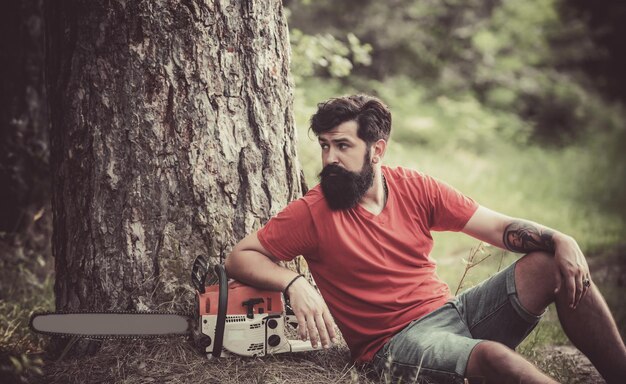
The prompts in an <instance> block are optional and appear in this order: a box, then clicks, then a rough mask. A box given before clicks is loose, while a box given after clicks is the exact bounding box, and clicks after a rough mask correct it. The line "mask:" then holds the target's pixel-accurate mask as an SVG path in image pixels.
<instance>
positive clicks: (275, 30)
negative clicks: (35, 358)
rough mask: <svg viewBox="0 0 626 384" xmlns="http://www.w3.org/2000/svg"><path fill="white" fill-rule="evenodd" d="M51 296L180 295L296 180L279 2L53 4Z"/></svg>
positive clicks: (76, 305) (77, 299) (75, 300)
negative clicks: (200, 262)
mask: <svg viewBox="0 0 626 384" xmlns="http://www.w3.org/2000/svg"><path fill="white" fill-rule="evenodd" d="M46 22H47V26H46V36H47V47H46V48H47V62H46V68H47V76H48V79H47V80H48V83H47V84H48V93H49V98H50V113H51V121H52V131H51V142H52V144H51V150H52V158H51V164H52V169H53V212H54V235H53V252H54V256H55V260H56V284H55V295H56V302H57V309H59V310H67V309H100V310H105V309H129V310H143V309H154V308H156V307H157V306H158V307H159V308H160V309H163V308H164V307H163V306H162V305H161V306H159V304H162V303H166V302H167V303H169V304H172V303H173V304H174V305H170V308H177V307H178V304H180V305H185V304H186V303H188V302H189V300H190V298H191V294H192V289H191V285H190V278H189V276H190V271H191V263H192V261H193V259H194V258H195V257H196V256H198V255H208V256H212V257H217V256H219V255H220V254H225V253H226V252H227V251H229V250H230V248H231V246H232V245H233V244H234V243H236V242H237V241H238V240H239V239H241V238H242V237H243V236H245V235H246V234H247V233H249V232H251V231H253V230H255V229H257V228H258V227H259V226H260V225H261V224H262V223H264V222H265V221H266V220H267V219H268V218H269V217H270V216H271V215H273V214H275V213H276V212H277V211H278V210H279V209H280V208H282V207H283V206H284V205H285V204H286V203H287V202H289V201H290V200H292V199H294V198H296V197H298V196H299V195H300V194H301V191H302V186H301V175H300V170H299V165H298V163H297V159H296V154H295V129H294V123H293V118H292V85H291V83H290V82H289V80H288V74H289V42H288V31H287V26H286V23H285V19H284V14H283V9H282V5H281V2H280V1H278V0H272V1H267V0H264V1H260V0H259V1H255V0H249V1H243V0H241V1H234V0H233V1H228V0H221V1H219V0H208V1H199V0H186V1H180V2H179V1H165V0H159V1H121V0H120V1H107V2H105V1H99V2H93V1H89V0H71V1H70V0H65V1H54V2H48V3H47V4H46Z"/></svg>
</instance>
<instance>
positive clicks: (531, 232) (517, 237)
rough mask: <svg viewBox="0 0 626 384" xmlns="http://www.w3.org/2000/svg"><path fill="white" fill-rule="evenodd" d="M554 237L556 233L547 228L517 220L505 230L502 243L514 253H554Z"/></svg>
mask: <svg viewBox="0 0 626 384" xmlns="http://www.w3.org/2000/svg"><path fill="white" fill-rule="evenodd" d="M553 236H554V231H552V230H550V229H548V228H546V227H542V226H540V225H537V224H535V223H531V222H528V221H522V220H516V221H513V222H512V223H511V224H509V225H507V227H506V228H505V229H504V234H503V237H502V242H503V243H504V246H505V247H506V248H507V249H508V250H509V251H512V252H519V253H528V252H532V251H549V252H554V241H553V239H552V237H553Z"/></svg>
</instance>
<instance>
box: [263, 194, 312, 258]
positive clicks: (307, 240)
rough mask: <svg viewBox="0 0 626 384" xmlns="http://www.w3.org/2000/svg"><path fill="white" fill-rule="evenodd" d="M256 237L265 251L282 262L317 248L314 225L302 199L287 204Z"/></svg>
mask: <svg viewBox="0 0 626 384" xmlns="http://www.w3.org/2000/svg"><path fill="white" fill-rule="evenodd" d="M257 237H258V239H259V242H260V243H261V245H263V247H264V248H265V249H267V250H268V251H269V252H270V253H271V254H272V255H273V256H274V257H275V258H277V259H279V260H283V261H289V260H292V259H293V258H294V257H296V256H298V255H304V254H308V253H311V252H312V251H314V250H315V249H316V248H317V235H316V231H315V225H314V223H313V218H312V217H311V212H310V210H309V207H308V206H307V203H306V202H305V201H304V199H298V200H294V201H292V202H291V203H289V205H287V207H285V209H283V210H282V211H281V212H279V213H278V214H277V215H276V216H274V217H272V218H271V219H270V221H268V222H267V224H265V226H264V227H263V228H261V229H260V230H259V231H258V232H257Z"/></svg>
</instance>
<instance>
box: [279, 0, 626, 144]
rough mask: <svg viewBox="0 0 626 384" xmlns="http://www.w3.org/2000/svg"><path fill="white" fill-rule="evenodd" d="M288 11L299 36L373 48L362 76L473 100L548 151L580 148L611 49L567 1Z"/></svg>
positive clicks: (344, 5)
mask: <svg viewBox="0 0 626 384" xmlns="http://www.w3.org/2000/svg"><path fill="white" fill-rule="evenodd" d="M286 3H287V4H288V6H289V8H290V10H291V19H290V23H291V27H292V28H297V29H299V30H301V31H302V32H303V33H305V34H309V35H315V34H330V35H332V36H334V37H335V38H340V37H341V36H343V35H345V34H346V33H348V32H349V33H352V34H354V35H355V36H356V37H357V38H358V39H359V40H360V41H361V42H362V43H363V44H369V45H371V46H372V53H371V56H372V62H371V65H370V66H367V67H365V66H359V67H356V68H355V69H354V73H356V74H358V75H362V76H366V77H369V78H375V79H378V80H384V79H385V78H387V77H389V76H398V75H408V76H410V77H411V78H413V79H415V81H416V83H417V84H420V86H423V87H425V88H426V89H427V90H428V91H429V93H430V97H432V98H434V97H438V96H440V95H442V94H443V95H447V96H453V97H458V96H463V95H466V94H471V95H473V96H474V97H476V98H478V100H479V101H480V102H481V103H482V104H484V105H485V106H487V107H488V108H492V109H495V110H498V111H506V112H513V113H516V114H518V115H520V116H521V117H522V118H524V119H526V120H528V121H530V122H531V123H532V126H533V127H534V132H535V138H537V139H540V140H541V141H543V142H545V143H552V144H557V145H562V144H564V143H570V142H572V141H573V140H575V139H576V138H577V137H579V136H580V133H581V132H582V131H584V130H586V129H588V128H589V123H590V121H592V120H593V119H594V118H593V115H594V114H596V110H595V109H594V108H591V107H588V106H587V104H589V102H588V100H589V99H597V98H598V95H597V94H596V90H597V87H595V83H594V82H592V81H590V80H589V79H588V77H587V76H586V74H585V73H584V67H585V63H586V62H588V60H589V57H598V56H599V55H600V54H601V50H600V49H599V48H598V46H597V44H596V43H595V41H594V40H593V39H592V34H591V33H590V29H589V26H588V25H587V23H586V22H585V19H584V18H582V17H580V16H578V15H576V14H574V13H572V12H567V9H569V8H568V7H567V6H565V5H564V4H565V3H566V2H564V1H563V0H528V1H523V2H520V1H514V0H490V1H481V0H470V1H462V0H445V1H441V0H393V1H387V2H380V1H373V0H365V1H357V0H346V1H342V2H339V3H338V2H333V1H330V0H319V1H307V0H292V1H288V2H286ZM615 7H617V6H615ZM294 54H296V55H297V52H295V53H294ZM598 103H601V101H594V102H593V103H591V104H594V105H595V104H598Z"/></svg>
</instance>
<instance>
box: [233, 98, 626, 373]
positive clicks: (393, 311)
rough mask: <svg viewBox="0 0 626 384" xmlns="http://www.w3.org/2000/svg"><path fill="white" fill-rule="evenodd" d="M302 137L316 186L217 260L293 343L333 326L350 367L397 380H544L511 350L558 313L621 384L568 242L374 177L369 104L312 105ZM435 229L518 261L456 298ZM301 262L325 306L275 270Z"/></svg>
mask: <svg viewBox="0 0 626 384" xmlns="http://www.w3.org/2000/svg"><path fill="white" fill-rule="evenodd" d="M311 129H312V130H313V132H314V133H315V134H316V135H317V137H318V139H319V144H320V146H321V150H322V163H323V170H322V172H321V174H320V179H321V182H320V184H319V185H317V186H315V187H313V188H312V189H311V190H310V191H309V192H308V193H307V194H306V195H305V196H304V197H302V198H300V199H298V200H296V201H293V202H292V203H290V204H289V205H288V206H287V207H286V208H284V210H283V211H281V212H280V213H279V214H278V215H276V216H275V217H273V218H272V219H271V220H270V221H269V222H268V223H267V224H266V225H265V226H264V227H263V228H261V229H260V230H259V231H258V232H256V233H252V234H250V235H248V236H247V237H246V238H244V239H243V240H241V242H239V244H237V245H236V246H235V247H234V248H233V250H232V252H231V254H230V255H229V256H228V258H227V259H226V269H227V271H228V273H229V275H230V276H231V277H234V278H235V279H237V280H240V281H242V282H245V283H247V284H250V285H254V286H258V287H261V288H266V289H274V290H282V291H283V292H284V293H285V294H286V295H287V296H288V297H289V298H290V304H291V306H292V308H293V310H294V312H295V314H296V317H297V319H298V322H299V327H298V329H299V333H300V336H301V337H303V338H306V337H308V338H309V339H310V341H311V344H312V345H313V346H314V347H317V346H318V344H319V343H321V346H323V347H325V348H328V347H329V346H330V345H331V343H334V342H336V338H337V332H336V330H335V327H336V325H337V326H338V328H339V330H340V331H341V333H342V335H343V337H344V339H345V340H346V343H347V344H348V347H349V349H350V352H351V355H352V358H353V359H354V360H355V361H357V362H363V363H370V364H371V365H372V366H373V367H374V368H375V369H376V370H377V371H378V372H380V373H381V374H382V375H384V376H387V377H393V378H402V379H403V380H411V381H413V380H414V379H415V377H414V376H415V375H416V374H417V373H418V371H419V376H420V378H422V377H424V378H428V379H430V380H431V381H436V382H442V383H449V382H450V383H456V382H459V383H462V382H463V380H464V378H469V379H470V380H474V379H478V380H480V381H479V382H485V381H486V382H489V383H508V382H511V383H520V382H523V383H553V382H554V380H552V379H551V378H549V377H548V376H546V375H545V374H544V373H542V372H541V371H540V370H538V369H537V368H536V367H534V366H533V365H532V364H531V363H529V362H528V361H527V360H525V359H524V358H523V357H522V356H520V355H519V354H517V353H516V352H515V351H514V349H515V347H516V346H517V345H518V344H519V343H520V342H521V341H522V340H523V339H524V338H525V337H526V336H527V335H528V334H529V333H530V331H531V330H532V329H533V328H534V327H535V326H536V324H537V322H538V321H539V320H540V318H541V316H542V314H543V313H544V311H545V309H546V307H547V306H548V305H549V304H550V303H552V302H554V303H555V304H556V307H557V310H558V314H559V319H560V322H561V324H562V326H563V329H564V331H565V333H566V334H567V335H568V337H569V338H570V339H571V340H572V342H573V343H574V345H576V347H578V348H579V349H580V350H581V351H582V352H583V353H584V354H585V355H586V356H587V357H588V358H589V359H590V360H591V362H592V363H593V364H594V365H595V366H596V368H597V369H598V370H599V371H600V373H601V374H602V375H603V377H604V378H605V379H606V380H607V382H609V383H617V382H620V383H621V382H622V381H621V380H623V378H624V377H626V347H625V346H624V343H623V341H622V339H621V337H620V335H619V332H618V330H617V327H616V325H615V321H614V320H613V318H612V316H611V313H610V312H609V309H608V307H607V306H606V304H605V302H604V300H603V298H602V296H601V295H600V293H599V292H598V289H597V288H596V286H595V285H594V284H593V283H592V282H591V277H590V275H589V268H588V266H587V262H586V261H585V257H584V255H583V253H582V252H581V250H580V248H579V246H578V244H577V243H576V241H575V240H574V239H573V238H572V237H570V236H567V235H564V234H563V233H560V232H558V231H555V230H552V229H549V228H546V227H544V226H542V225H539V224H536V223H533V222H529V221H525V220H521V219H516V218H511V217H508V216H505V215H503V214H500V213H497V212H494V211H492V210H489V209H487V208H485V207H483V206H480V205H479V204H478V203H476V202H475V201H474V200H472V199H471V198H469V197H467V196H464V195H463V194H461V193H460V192H459V191H457V190H455V189H454V188H452V187H451V186H449V185H447V184H445V183H443V182H440V181H437V180H435V179H434V178H432V177H429V176H427V175H425V174H423V173H420V172H417V171H413V170H409V169H405V168H390V167H386V166H383V165H382V159H383V157H384V155H385V150H386V148H387V142H388V139H389V134H390V131H391V113H390V111H389V109H388V108H387V107H386V106H385V105H384V104H383V103H382V102H381V101H380V100H378V99H376V98H374V97H370V96H364V95H356V96H348V97H341V98H334V99H331V100H328V101H326V102H324V103H320V104H319V105H318V110H317V112H316V113H315V114H314V115H313V117H312V118H311ZM433 230H434V231H461V232H463V233H465V234H468V235H470V236H472V237H475V238H476V239H479V240H481V241H485V242H487V243H490V244H492V245H494V246H497V247H501V248H504V249H508V250H510V251H514V252H519V253H524V254H525V255H524V256H523V257H521V258H520V259H519V260H518V261H517V262H515V263H514V264H512V265H511V266H509V267H508V268H506V269H505V270H503V271H501V272H499V273H498V274H496V275H495V276H493V277H491V278H489V279H488V280H486V281H484V282H483V283H481V284H480V285H478V286H476V287H473V288H471V289H469V290H467V291H465V292H463V293H461V294H460V295H459V296H457V297H453V296H452V295H451V293H450V290H449V288H448V286H447V285H446V284H445V283H444V282H443V281H442V280H440V279H439V277H438V276H437V274H436V271H435V263H434V261H433V260H432V258H431V257H430V251H431V249H432V246H433V239H432V237H431V234H430V232H431V231H433ZM298 255H303V256H304V258H305V259H306V261H307V264H308V266H309V269H310V271H311V273H312V275H313V277H314V279H315V282H316V284H317V286H318V287H319V291H320V292H321V295H322V296H323V299H322V297H320V295H319V294H318V292H317V290H316V289H315V288H313V287H312V286H311V285H310V284H309V283H308V282H307V280H306V279H304V278H301V276H300V275H297V274H296V273H295V272H293V271H291V270H288V269H286V268H283V267H281V266H279V265H278V264H276V262H277V261H281V260H282V261H287V260H291V259H293V258H294V257H296V256H298ZM335 322H336V323H335ZM335 324H336V325H335Z"/></svg>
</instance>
